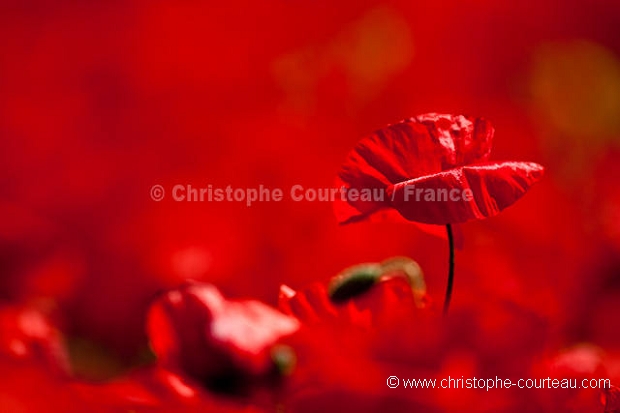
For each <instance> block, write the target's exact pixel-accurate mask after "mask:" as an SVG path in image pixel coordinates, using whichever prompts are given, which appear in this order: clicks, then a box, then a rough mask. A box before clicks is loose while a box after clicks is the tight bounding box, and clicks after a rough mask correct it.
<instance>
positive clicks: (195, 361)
mask: <svg viewBox="0 0 620 413" xmlns="http://www.w3.org/2000/svg"><path fill="white" fill-rule="evenodd" d="M147 323H148V324H147V329H148V335H149V339H150V341H151V346H152V348H153V350H154V352H155V354H156V355H157V357H158V360H159V363H160V365H161V366H162V367H165V368H167V369H169V370H172V371H174V372H177V373H180V374H183V375H184V376H186V377H189V378H191V379H193V380H194V381H197V382H199V383H200V384H202V385H204V386H205V387H207V388H209V389H212V390H215V391H221V392H226V393H245V391H246V390H248V389H250V388H251V387H252V386H251V385H252V384H256V383H260V382H262V383H265V382H267V381H268V379H269V378H272V377H273V376H274V375H277V372H278V367H282V366H280V365H279V364H278V360H279V359H278V358H277V357H278V354H276V353H274V352H275V351H276V350H277V346H276V344H277V342H278V340H279V339H280V338H282V337H284V336H287V335H289V334H292V333H294V332H295V331H296V330H297V329H298V326H299V323H298V322H297V320H295V319H294V318H292V317H289V316H286V315H284V314H282V313H280V312H279V311H277V310H275V309H273V308H271V307H269V306H267V305H265V304H262V303H260V302H258V301H249V300H248V301H229V300H226V299H225V298H224V297H223V296H222V295H221V294H220V292H219V291H218V290H217V289H216V288H215V287H213V286H211V285H208V284H192V285H188V286H186V287H183V288H180V289H177V290H172V291H169V292H167V293H166V294H165V295H163V296H162V297H161V298H159V299H158V300H157V301H156V302H155V303H154V304H153V305H152V307H151V309H150V312H149V315H148V320H147Z"/></svg>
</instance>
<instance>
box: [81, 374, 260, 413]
mask: <svg viewBox="0 0 620 413" xmlns="http://www.w3.org/2000/svg"><path fill="white" fill-rule="evenodd" d="M71 387H72V389H73V390H74V391H75V394H76V395H77V396H78V397H79V399H80V400H83V401H84V402H86V403H88V404H89V405H92V406H99V407H100V408H102V409H104V408H105V409H106V411H111V412H112V411H119V410H122V411H134V410H135V411H141V412H151V411H153V412H161V411H175V412H200V411H209V412H217V413H241V412H245V413H250V412H259V411H261V410H259V408H257V407H251V406H248V405H247V404H244V403H242V402H241V401H237V400H229V399H226V398H223V397H221V396H220V397H218V396H216V395H214V394H211V393H209V392H207V391H205V389H203V388H201V387H200V386H196V385H194V383H193V382H191V381H188V380H187V379H186V378H184V377H183V376H179V375H177V374H174V373H172V372H170V371H168V370H165V369H162V368H161V367H157V366H154V367H148V368H144V369H140V370H137V371H135V372H132V373H130V374H128V375H126V376H123V377H121V378H118V379H116V380H114V381H111V382H108V383H104V384H90V383H73V384H72V386H71Z"/></svg>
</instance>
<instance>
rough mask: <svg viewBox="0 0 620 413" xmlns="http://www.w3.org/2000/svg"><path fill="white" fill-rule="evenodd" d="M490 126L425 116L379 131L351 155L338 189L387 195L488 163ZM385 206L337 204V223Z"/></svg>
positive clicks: (378, 203)
mask: <svg viewBox="0 0 620 413" xmlns="http://www.w3.org/2000/svg"><path fill="white" fill-rule="evenodd" d="M493 132H494V130H493V127H492V126H491V124H490V123H489V122H488V121H486V120H484V119H481V118H478V119H475V118H471V117H466V116H460V115H459V116H455V115H440V114H434V113H431V114H426V115H421V116H418V117H414V118H411V119H407V120H404V121H402V122H400V123H396V124H393V125H390V126H388V127H386V128H384V129H380V130H378V131H376V132H375V133H373V134H372V135H370V136H368V137H366V138H364V139H362V140H361V141H360V142H359V143H358V144H357V146H356V147H355V148H354V149H353V150H352V151H351V152H350V153H349V155H348V157H347V159H346V161H345V163H344V164H343V166H342V169H341V171H340V173H339V174H338V178H337V181H336V186H337V187H345V188H347V189H351V188H355V189H358V190H361V189H367V190H373V189H374V190H385V189H386V188H387V187H388V186H390V185H393V184H396V183H399V182H403V181H407V180H410V179H414V178H417V177H421V176H425V175H430V174H435V173H439V172H442V171H445V170H448V169H452V168H456V167H459V166H465V165H467V164H470V163H474V162H480V161H486V160H487V159H488V157H489V154H490V152H491V145H492V139H493ZM387 206H388V203H387V200H386V199H383V200H377V199H373V200H371V201H367V200H355V201H351V200H346V201H343V200H338V201H337V202H336V205H335V211H336V217H337V219H338V221H339V222H340V223H348V222H355V221H359V220H362V219H366V218H367V217H368V216H369V215H371V214H373V213H375V212H377V211H379V210H380V209H382V208H385V207H387Z"/></svg>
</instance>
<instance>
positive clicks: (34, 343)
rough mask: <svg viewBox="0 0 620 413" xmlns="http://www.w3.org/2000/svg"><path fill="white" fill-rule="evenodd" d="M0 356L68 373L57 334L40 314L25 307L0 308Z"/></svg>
mask: <svg viewBox="0 0 620 413" xmlns="http://www.w3.org/2000/svg"><path fill="white" fill-rule="evenodd" d="M0 356H5V357H9V358H12V359H15V360H24V361H29V362H34V363H42V365H44V366H46V368H50V369H51V370H53V371H55V372H56V373H60V374H64V373H68V371H69V358H68V354H67V352H66V349H65V346H64V340H63V337H62V335H61V333H60V332H59V331H58V329H56V328H55V327H54V326H53V325H52V324H51V323H50V321H49V320H48V319H47V317H46V316H45V315H44V314H43V313H41V312H40V311H38V310H37V309H35V308H30V307H26V306H9V305H5V306H3V307H0Z"/></svg>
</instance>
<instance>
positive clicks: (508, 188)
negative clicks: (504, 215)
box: [388, 162, 544, 224]
mask: <svg viewBox="0 0 620 413" xmlns="http://www.w3.org/2000/svg"><path fill="white" fill-rule="evenodd" d="M543 173H544V168H543V167H542V166H540V165H538V164H536V163H532V162H495V163H487V164H479V165H470V166H464V167H460V168H454V169H451V170H448V171H444V172H441V173H438V174H434V175H429V176H424V177H421V178H417V179H412V180H409V181H405V182H401V183H398V184H396V185H394V186H392V187H390V188H388V198H389V199H390V202H391V206H392V207H393V208H395V209H396V210H397V211H398V212H400V214H401V215H402V216H403V217H404V218H406V219H408V220H410V221H416V222H423V223H427V224H451V223H461V222H466V221H469V220H473V219H484V218H489V217H492V216H495V215H497V214H498V213H499V212H500V211H502V210H503V209H505V208H507V207H509V206H510V205H512V204H513V203H515V202H516V201H517V200H518V199H519V198H521V197H522V196H523V195H524V194H525V193H526V192H527V191H528V189H529V188H530V187H531V186H532V185H533V184H535V183H536V182H538V181H539V180H540V179H541V178H542V176H543Z"/></svg>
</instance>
